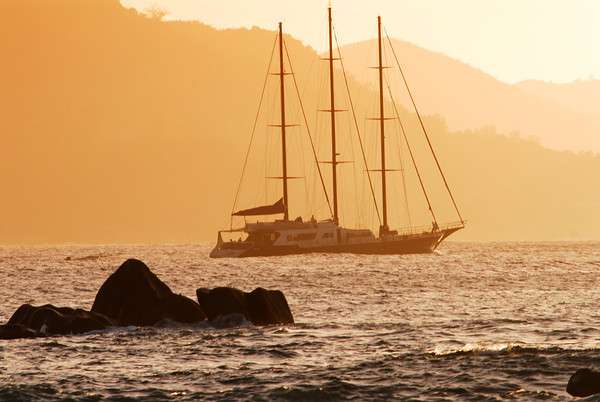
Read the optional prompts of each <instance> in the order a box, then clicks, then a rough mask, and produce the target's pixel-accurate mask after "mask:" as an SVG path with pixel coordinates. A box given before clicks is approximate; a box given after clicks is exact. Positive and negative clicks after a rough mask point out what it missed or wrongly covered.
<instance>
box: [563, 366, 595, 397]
mask: <svg viewBox="0 0 600 402" xmlns="http://www.w3.org/2000/svg"><path fill="white" fill-rule="evenodd" d="M567 392H568V393H569V394H571V395H573V396H578V397H584V396H590V395H594V394H598V393H600V373H599V372H597V371H594V370H591V369H589V368H584V369H579V370H577V371H576V372H575V374H573V375H572V376H571V378H570V379H569V383H568V384H567Z"/></svg>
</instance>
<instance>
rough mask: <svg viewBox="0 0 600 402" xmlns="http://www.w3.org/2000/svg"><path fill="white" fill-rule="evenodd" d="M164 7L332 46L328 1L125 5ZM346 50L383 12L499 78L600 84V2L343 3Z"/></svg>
mask: <svg viewBox="0 0 600 402" xmlns="http://www.w3.org/2000/svg"><path fill="white" fill-rule="evenodd" d="M121 3H122V4H123V5H125V6H127V7H135V8H137V9H139V10H145V9H148V8H152V7H157V8H159V9H162V10H164V11H166V12H168V14H169V18H171V19H183V20H199V21H202V22H204V23H207V24H209V25H212V26H214V27H217V28H237V27H252V26H257V27H260V28H265V29H269V30H274V29H275V27H276V25H277V22H278V21H282V22H283V23H284V29H285V30H286V32H287V33H289V34H291V35H293V36H294V37H296V38H297V39H300V40H301V41H303V42H304V43H306V44H307V45H310V46H311V47H313V48H315V49H317V50H319V51H322V50H325V48H326V43H327V42H326V33H327V31H326V24H327V20H326V8H327V5H328V0H302V1H298V0H210V1H209V0H121ZM333 10H334V19H335V20H334V21H335V25H336V29H337V32H338V37H339V40H340V42H341V44H347V43H353V42H358V41H362V40H366V39H370V38H374V37H375V36H376V17H377V15H378V14H381V16H382V18H383V23H384V25H385V27H386V29H387V31H388V32H389V34H390V35H391V36H393V37H396V38H398V39H402V40H406V41H408V42H412V43H414V44H416V45H419V46H421V47H424V48H426V49H429V50H433V51H437V52H441V53H444V54H446V55H448V56H451V57H453V58H455V59H458V60H461V61H463V62H465V63H467V64H469V65H471V66H473V67H476V68H479V69H481V70H483V71H485V72H487V73H489V74H492V75H493V76H495V77H496V78H498V79H500V80H502V81H504V82H508V83H514V82H518V81H522V80H527V79H539V80H544V81H552V82H570V81H574V80H578V79H590V78H595V79H600V1H598V0H369V1H364V0H337V1H334V2H333Z"/></svg>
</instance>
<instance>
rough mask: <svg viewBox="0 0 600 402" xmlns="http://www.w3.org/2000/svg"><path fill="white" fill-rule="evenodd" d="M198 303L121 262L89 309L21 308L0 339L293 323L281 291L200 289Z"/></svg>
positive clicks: (137, 265)
mask: <svg viewBox="0 0 600 402" xmlns="http://www.w3.org/2000/svg"><path fill="white" fill-rule="evenodd" d="M196 295H197V297H198V303H196V302H195V301H194V300H192V299H189V298H187V297H185V296H182V295H178V294H175V293H173V292H172V291H171V289H170V288H169V287H168V286H167V285H166V284H165V283H164V282H162V281H161V280H160V279H158V277H157V276H156V275H155V274H154V273H152V271H150V268H148V267H147V266H146V264H144V263H143V262H142V261H139V260H134V259H130V260H127V261H125V262H124V263H123V264H122V265H121V266H120V267H119V268H117V270H116V271H115V272H113V273H112V274H111V275H110V276H109V277H108V279H107V280H106V281H105V282H104V283H103V284H102V286H101V287H100V290H98V293H97V294H96V299H95V300H94V304H93V306H92V310H91V311H86V310H83V309H79V308H70V307H56V306H53V305H51V304H46V305H43V306H39V307H36V306H32V305H30V304H24V305H22V306H21V307H19V308H18V309H17V311H15V312H14V314H13V315H12V317H11V318H10V320H9V321H8V322H7V323H6V324H5V325H0V339H19V338H34V337H38V336H48V335H67V334H80V333H84V332H89V331H95V330H101V329H105V328H108V327H111V326H126V325H136V326H150V325H156V324H158V323H161V322H162V323H164V322H168V321H177V322H181V323H195V322H200V321H204V320H206V318H208V319H209V320H211V321H212V322H211V325H213V326H215V327H219V328H220V327H229V326H237V325H244V324H247V323H248V322H251V323H253V324H255V325H272V324H293V323H294V317H293V316H292V312H291V311H290V307H289V306H288V303H287V300H286V298H285V296H284V295H283V293H281V292H280V291H279V290H267V289H263V288H256V289H254V290H253V291H252V292H250V293H246V292H243V291H241V290H238V289H234V288H227V287H220V288H215V289H198V290H197V291H196Z"/></svg>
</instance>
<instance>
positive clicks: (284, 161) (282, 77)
mask: <svg viewBox="0 0 600 402" xmlns="http://www.w3.org/2000/svg"><path fill="white" fill-rule="evenodd" d="M279 92H280V95H281V158H282V160H281V162H282V163H281V165H282V169H283V171H282V176H281V178H282V180H283V205H284V207H285V210H284V212H283V220H285V221H287V220H288V219H289V215H288V182H287V180H288V175H287V150H286V143H285V71H284V67H283V27H282V24H281V22H280V23H279Z"/></svg>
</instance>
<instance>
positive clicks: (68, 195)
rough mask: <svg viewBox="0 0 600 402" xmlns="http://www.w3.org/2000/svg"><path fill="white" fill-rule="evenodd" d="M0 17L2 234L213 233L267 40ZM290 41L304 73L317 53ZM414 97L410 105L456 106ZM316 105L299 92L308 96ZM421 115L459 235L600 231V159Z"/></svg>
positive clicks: (8, 12)
mask: <svg viewBox="0 0 600 402" xmlns="http://www.w3.org/2000/svg"><path fill="white" fill-rule="evenodd" d="M0 11H1V13H0V52H2V60H3V61H5V62H4V63H2V65H0V85H1V86H2V88H5V90H4V91H3V94H2V95H0V108H1V110H3V117H2V119H0V132H1V133H2V138H1V139H0V146H1V147H2V149H3V155H4V156H5V157H3V158H2V159H1V160H0V179H1V180H2V181H3V183H4V186H3V187H4V188H3V190H4V191H3V196H2V201H0V203H1V204H0V205H1V206H2V208H1V210H2V214H3V218H2V219H3V224H2V225H1V226H0V243H21V242H25V243H60V242H78V243H94V242H100V243H115V242H195V241H199V240H212V239H213V238H214V237H215V235H216V230H217V229H219V228H222V227H224V226H225V225H226V224H227V223H228V214H229V212H230V208H231V207H230V206H231V201H232V199H233V193H234V191H235V185H236V183H237V180H238V176H239V170H240V168H241V165H242V161H243V156H244V151H245V148H246V145H247V141H248V133H249V129H250V127H251V123H252V120H253V118H254V114H255V112H256V110H255V109H256V103H257V100H258V95H259V94H260V88H261V85H262V79H263V76H264V72H265V68H266V63H267V61H268V60H266V58H267V57H268V54H269V51H270V49H271V46H272V45H273V40H274V33H273V32H269V31H263V30H259V29H252V30H247V29H238V30H223V31H218V30H215V29H213V28H211V27H208V26H206V25H203V24H200V23H195V22H194V23H192V22H162V21H159V20H157V19H149V18H146V17H144V16H142V15H140V14H138V13H137V12H135V11H133V10H126V9H124V8H122V7H121V6H120V4H119V3H118V1H116V0H102V1H101V0H98V1H89V2H81V1H79V0H57V1H54V2H52V3H49V2H39V1H34V0H25V1H23V0H11V1H8V2H3V3H2V4H1V5H0ZM288 47H289V50H290V53H291V55H292V57H293V59H294V68H295V70H296V72H297V77H298V80H299V82H300V83H301V84H302V83H303V82H308V78H309V77H307V76H306V75H307V74H308V72H309V71H310V66H311V65H312V64H314V63H315V62H318V60H317V59H318V55H317V54H316V53H315V52H314V51H313V50H312V49H309V48H307V47H305V46H303V45H302V44H301V43H300V42H298V41H296V40H293V39H292V38H288ZM344 53H349V52H344ZM344 55H345V56H347V57H349V58H348V61H347V63H348V64H353V63H354V64H357V61H354V62H353V61H352V60H351V58H352V56H349V55H346V54H344ZM363 64H364V62H361V66H362V65H363ZM450 70H452V69H450ZM444 71H445V70H444ZM419 72H420V73H422V74H423V76H431V74H433V72H431V74H429V73H427V70H426V69H425V68H422V69H421V70H420V71H419ZM408 73H409V79H410V80H411V82H413V81H415V79H416V80H417V81H418V80H419V75H420V74H416V72H415V71H410V70H409V71H408ZM426 73H427V74H426ZM438 73H439V72H438ZM445 74H449V72H448V71H446V72H445ZM478 80H482V81H485V82H487V80H488V79H487V78H486V77H485V75H484V74H483V73H481V76H480V77H479V78H478ZM351 85H353V88H355V89H356V90H357V91H362V92H365V93H366V92H369V90H368V89H367V88H365V87H364V86H363V87H360V86H357V85H356V84H354V83H352V84H351ZM490 85H492V84H490ZM493 85H496V86H495V88H496V87H497V88H498V91H500V92H501V93H505V92H506V91H508V92H509V93H510V94H512V91H510V90H509V89H508V88H506V87H505V86H503V85H498V84H493ZM415 91H416V95H417V101H418V102H419V103H420V104H422V103H423V102H425V103H427V102H439V104H440V105H443V103H444V102H450V101H452V100H453V99H455V98H451V97H448V95H447V94H446V93H445V92H443V91H439V93H437V94H435V95H439V96H436V97H435V98H436V99H434V96H433V95H432V96H426V95H425V94H426V92H423V90H422V89H419V87H418V85H415ZM511 96H514V95H511ZM498 97H499V98H501V99H504V97H503V96H501V95H498ZM317 98H318V97H317V95H315V94H314V93H312V92H310V91H309V92H308V93H307V94H306V99H305V104H306V105H309V107H310V108H311V110H313V109H316V108H317V104H318V102H317ZM437 98H439V99H437ZM532 99H533V97H532ZM531 102H532V103H536V102H537V100H535V101H531ZM482 104H483V102H482ZM319 106H322V105H319ZM425 109H426V108H425ZM366 113H367V112H366V110H364V109H363V110H359V115H360V116H365V114H366ZM507 113H508V112H507ZM527 115H528V113H527V111H523V113H522V116H527ZM405 117H406V118H407V119H408V118H409V116H408V115H406V116H405ZM450 121H451V119H450ZM481 122H482V124H484V125H487V126H489V125H490V123H493V122H490V121H487V120H484V119H483V117H482V120H481ZM426 124H427V127H428V128H429V130H430V131H431V133H432V136H433V141H434V143H435V145H436V147H437V148H438V150H439V153H440V158H441V161H442V165H443V166H444V167H445V168H446V172H447V176H448V179H449V181H450V183H451V185H453V187H454V188H455V193H456V198H457V200H458V202H459V205H460V206H461V208H462V212H463V215H464V216H465V218H467V219H468V220H469V226H468V229H467V230H465V231H464V232H462V234H461V235H460V237H458V236H457V238H462V239H472V240H540V239H542V240H543V239H589V238H600V229H598V228H600V217H598V215H597V213H596V212H597V209H598V206H599V205H600V190H598V189H597V188H595V187H594V186H593V185H592V183H594V182H595V181H594V180H597V174H598V172H599V171H600V158H599V157H595V156H592V155H575V154H573V153H569V152H556V151H552V150H548V149H544V148H542V147H541V146H539V145H538V144H536V143H533V142H530V141H524V140H522V139H520V138H515V137H507V136H503V135H499V134H497V133H496V132H495V131H494V130H492V129H486V130H475V131H473V130H472V131H467V132H462V133H449V132H448V130H447V128H446V126H445V123H444V122H443V121H442V120H440V119H438V118H427V119H426ZM408 128H409V129H411V130H412V131H414V132H418V130H417V126H416V123H415V122H414V121H413V122H410V123H408ZM530 134H534V135H535V133H530Z"/></svg>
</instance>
